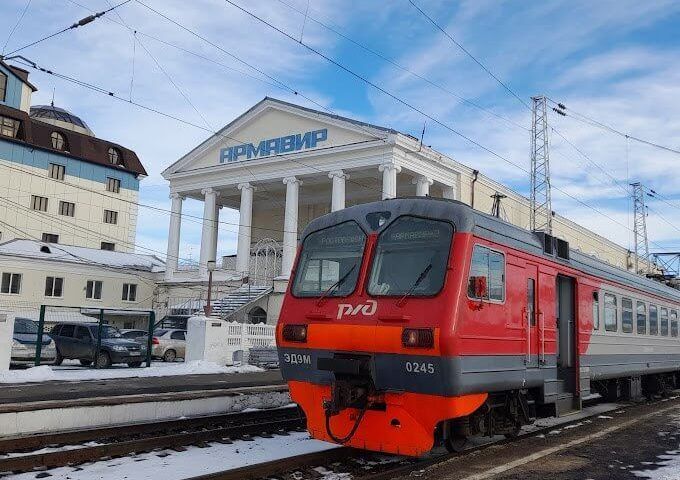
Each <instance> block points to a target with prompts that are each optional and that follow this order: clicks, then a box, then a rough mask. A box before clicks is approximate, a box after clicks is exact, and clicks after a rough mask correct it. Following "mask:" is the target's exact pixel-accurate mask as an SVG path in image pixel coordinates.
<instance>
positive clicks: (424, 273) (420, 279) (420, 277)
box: [397, 262, 432, 306]
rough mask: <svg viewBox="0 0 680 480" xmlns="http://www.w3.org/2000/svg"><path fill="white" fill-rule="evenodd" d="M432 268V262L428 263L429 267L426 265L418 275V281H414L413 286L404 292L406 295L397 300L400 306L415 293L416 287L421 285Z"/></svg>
mask: <svg viewBox="0 0 680 480" xmlns="http://www.w3.org/2000/svg"><path fill="white" fill-rule="evenodd" d="M430 270H432V262H430V263H428V264H427V267H425V268H424V269H423V271H422V272H420V275H418V278H416V281H415V282H413V285H411V288H409V289H408V290H407V291H406V293H405V294H404V296H403V297H401V298H400V299H399V301H398V302H397V305H398V306H401V305H403V304H404V303H405V301H406V299H407V298H408V297H410V296H411V295H412V294H413V292H414V291H415V289H416V288H418V285H420V284H421V283H422V282H423V280H425V277H427V275H428V273H430Z"/></svg>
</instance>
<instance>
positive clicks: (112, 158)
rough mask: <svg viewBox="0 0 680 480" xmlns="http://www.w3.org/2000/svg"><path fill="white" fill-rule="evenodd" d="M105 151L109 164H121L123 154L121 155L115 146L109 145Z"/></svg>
mask: <svg viewBox="0 0 680 480" xmlns="http://www.w3.org/2000/svg"><path fill="white" fill-rule="evenodd" d="M107 153H108V155H109V163H110V164H111V165H121V164H122V158H123V156H122V155H121V153H120V150H118V149H117V148H113V147H110V148H109V150H108V152H107Z"/></svg>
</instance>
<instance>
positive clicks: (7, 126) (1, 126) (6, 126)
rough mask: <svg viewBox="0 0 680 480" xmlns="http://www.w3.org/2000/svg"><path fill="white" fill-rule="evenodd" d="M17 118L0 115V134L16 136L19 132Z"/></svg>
mask: <svg viewBox="0 0 680 480" xmlns="http://www.w3.org/2000/svg"><path fill="white" fill-rule="evenodd" d="M19 125H20V123H19V120H15V119H13V118H9V117H3V116H1V115H0V135H3V136H5V137H10V138H17V134H18V133H19Z"/></svg>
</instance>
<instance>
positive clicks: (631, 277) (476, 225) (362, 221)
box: [302, 197, 680, 302]
mask: <svg viewBox="0 0 680 480" xmlns="http://www.w3.org/2000/svg"><path fill="white" fill-rule="evenodd" d="M375 212H390V217H389V219H388V220H387V221H386V222H385V223H384V224H383V225H381V226H380V227H378V228H377V229H374V228H372V227H371V226H370V225H369V223H368V220H367V219H366V215H367V214H369V213H375ZM402 215H414V216H419V217H426V218H433V219H443V220H449V221H451V222H453V224H454V225H455V227H456V231H457V232H471V233H473V234H474V235H477V236H479V237H482V238H485V239H487V240H490V241H492V242H496V243H499V244H501V245H505V246H508V247H511V248H516V249H518V250H522V251H525V252H527V253H531V254H533V255H537V256H541V257H544V258H546V259H549V260H551V261H554V262H557V263H562V264H564V265H568V266H570V267H571V268H574V269H576V270H580V271H582V272H584V273H587V274H590V275H594V276H597V277H600V278H603V279H605V280H609V281H612V282H616V283H620V284H623V285H626V286H629V287H632V288H639V289H642V290H644V291H646V292H647V293H649V294H654V295H659V296H663V297H666V298H668V299H670V300H673V301H676V302H680V291H679V290H676V289H674V288H671V287H669V286H667V285H664V284H663V283H661V282H658V281H656V280H652V279H649V278H646V277H643V276H641V275H638V274H635V273H632V272H629V271H627V270H623V269H621V268H618V267H615V266H613V265H610V264H608V263H606V262H603V261H602V260H599V259H597V258H595V257H593V256H591V255H587V254H584V253H582V252H580V251H578V250H575V249H573V248H570V249H569V258H568V259H564V258H559V257H557V256H555V255H549V254H547V253H545V252H544V249H543V237H542V236H541V235H542V234H540V233H535V232H531V231H529V230H525V229H523V228H520V227H517V226H515V225H512V224H510V223H508V222H506V221H505V220H502V219H500V218H497V217H494V216H492V215H488V214H486V213H483V212H480V211H478V210H474V209H473V208H471V207H470V206H469V205H466V204H465V203H462V202H459V201H457V200H447V199H443V198H433V197H404V198H394V199H389V200H380V201H376V202H371V203H363V204H361V205H356V206H353V207H348V208H345V209H343V210H339V211H337V212H332V213H329V214H327V215H323V216H321V217H319V218H316V219H314V220H312V221H311V222H310V223H309V225H307V227H306V228H305V230H304V231H303V234H302V238H303V239H304V238H305V237H306V236H307V235H309V234H310V233H312V232H315V231H318V230H322V229H324V228H327V227H330V226H333V225H337V224H339V223H342V222H346V221H349V220H354V221H355V222H357V223H358V224H359V225H361V227H362V228H363V229H364V230H365V231H367V232H370V231H375V232H377V233H380V232H381V231H382V230H384V229H385V228H386V227H387V226H388V225H390V223H391V222H392V221H394V219H396V218H398V217H399V216H402Z"/></svg>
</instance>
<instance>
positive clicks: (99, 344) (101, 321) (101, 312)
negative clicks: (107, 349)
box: [93, 308, 104, 368]
mask: <svg viewBox="0 0 680 480" xmlns="http://www.w3.org/2000/svg"><path fill="white" fill-rule="evenodd" d="M102 326H104V309H103V308H100V309H99V326H98V327H97V348H96V349H95V351H94V362H93V363H94V368H99V363H98V362H97V359H99V351H100V349H101V348H102Z"/></svg>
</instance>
